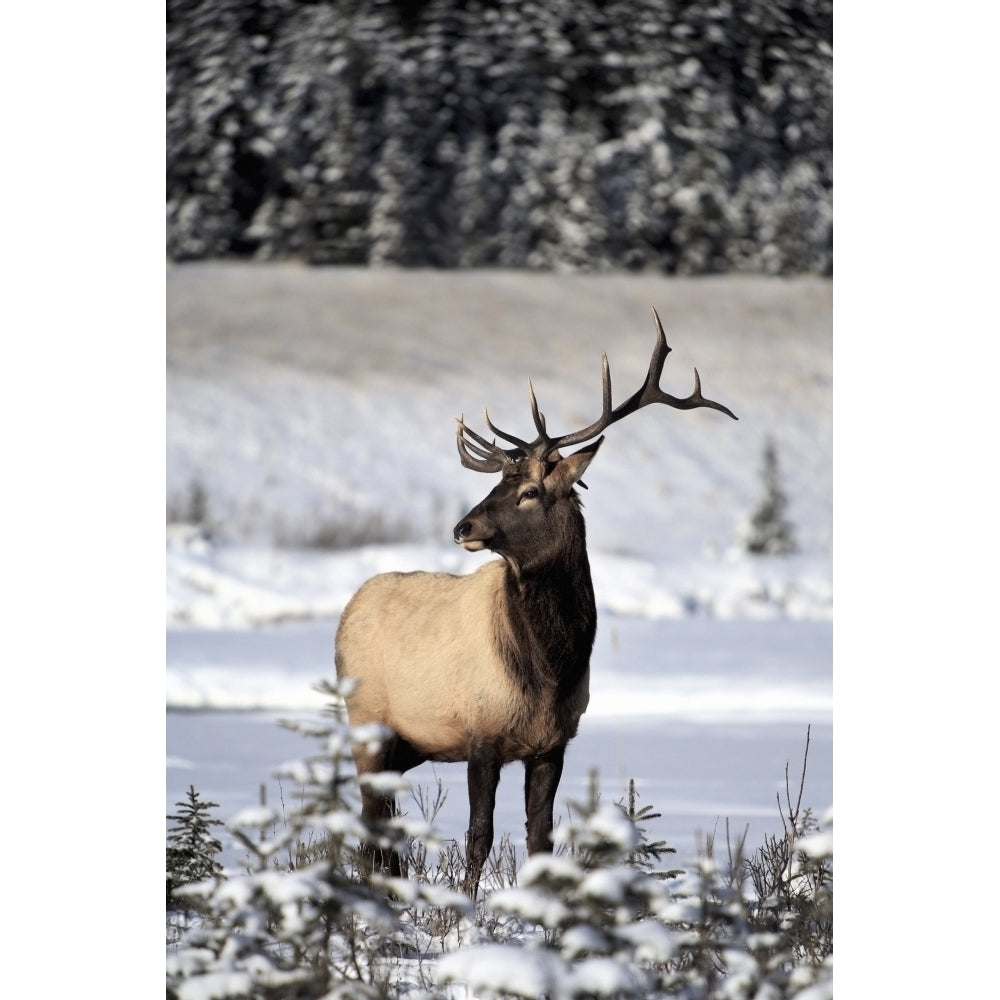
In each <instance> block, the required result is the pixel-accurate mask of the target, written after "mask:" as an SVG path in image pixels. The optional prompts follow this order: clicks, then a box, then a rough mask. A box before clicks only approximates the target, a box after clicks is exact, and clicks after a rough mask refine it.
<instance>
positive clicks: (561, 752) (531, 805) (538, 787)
mask: <svg viewBox="0 0 1000 1000" xmlns="http://www.w3.org/2000/svg"><path fill="white" fill-rule="evenodd" d="M565 754H566V748H565V747H564V746H562V747H556V748H555V749H554V750H550V751H549V752H548V753H543V754H539V755H538V756H536V757H529V758H528V759H527V760H526V761H525V762H524V807H525V813H526V815H527V824H526V829H527V833H528V854H539V853H544V852H548V851H551V850H552V822H553V818H552V813H553V807H554V804H555V800H556V789H557V788H558V787H559V779H560V778H561V777H562V770H563V758H564V757H565Z"/></svg>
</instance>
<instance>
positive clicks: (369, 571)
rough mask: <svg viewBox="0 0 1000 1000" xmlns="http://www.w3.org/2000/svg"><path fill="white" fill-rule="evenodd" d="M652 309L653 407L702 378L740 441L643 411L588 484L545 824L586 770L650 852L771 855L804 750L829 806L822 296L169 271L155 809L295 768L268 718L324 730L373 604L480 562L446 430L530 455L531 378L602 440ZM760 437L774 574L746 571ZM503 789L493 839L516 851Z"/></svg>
mask: <svg viewBox="0 0 1000 1000" xmlns="http://www.w3.org/2000/svg"><path fill="white" fill-rule="evenodd" d="M650 306H655V307H656V309H657V311H658V312H659V315H660V317H661V319H662V321H663V324H664V328H665V330H666V334H667V340H668V342H669V344H670V346H671V347H672V348H673V351H672V353H671V354H670V356H669V358H668V359H667V363H666V366H665V369H664V374H663V378H662V382H661V384H662V385H663V387H664V389H665V390H666V391H667V392H673V393H674V394H675V395H686V394H687V393H688V392H690V390H691V387H692V386H693V380H694V376H693V369H694V367H695V366H697V368H698V371H699V373H700V375H701V381H702V387H703V391H704V393H705V395H706V396H708V397H709V398H714V399H718V400H720V401H721V402H724V403H725V404H727V405H728V406H730V407H731V408H732V409H733V411H734V412H735V413H736V414H737V416H738V417H739V418H740V419H739V421H738V422H734V421H731V420H729V419H728V418H727V417H725V416H724V415H722V414H720V413H717V412H713V411H707V410H696V411H691V412H682V411H676V410H672V409H667V408H665V407H659V406H657V407H650V408H647V409H645V410H643V411H641V412H639V413H637V414H635V415H633V416H631V417H629V418H628V420H626V421H623V422H622V423H621V424H618V425H616V426H614V427H613V428H611V429H610V430H609V431H608V435H607V440H606V442H605V444H604V446H603V447H602V450H601V452H600V454H599V455H598V456H597V458H596V459H595V461H594V463H593V464H592V466H591V467H590V469H588V472H587V475H586V477H585V479H586V482H587V485H588V487H589V489H588V490H587V491H584V493H583V500H584V504H585V510H584V513H585V516H586V518H587V529H588V550H589V553H590V558H591V564H592V570H593V576H594V584H595V591H596V595H597V602H598V616H599V620H598V638H597V643H596V646H595V651H594V657H593V662H592V675H591V701H590V705H589V707H588V710H587V713H586V715H585V716H584V719H583V723H582V725H581V732H580V736H579V737H578V738H577V740H576V741H575V742H574V744H572V746H571V753H570V756H569V758H568V760H567V770H566V772H565V774H564V778H563V782H562V785H561V787H560V802H562V803H566V802H572V801H573V800H574V799H576V800H579V799H580V798H581V797H582V796H583V794H584V789H585V787H586V778H585V775H586V773H587V768H588V767H590V766H591V765H593V766H597V767H598V768H599V771H600V774H601V790H602V794H604V795H605V796H606V797H607V798H608V799H610V800H611V801H613V800H614V799H616V798H619V797H620V796H621V793H622V790H623V785H624V781H626V780H627V778H628V777H630V776H631V777H635V778H636V779H637V782H638V785H639V788H640V790H641V794H642V795H643V796H644V797H643V799H642V802H643V803H646V802H652V804H654V805H655V806H656V807H657V809H658V810H659V811H662V812H664V813H665V814H666V815H665V817H664V819H663V820H660V821H655V822H651V823H650V824H649V833H650V834H651V835H652V836H653V837H654V839H655V838H656V837H660V836H666V838H667V839H668V841H670V842H671V843H677V842H678V840H680V841H681V843H680V845H679V846H681V847H684V846H685V845H686V849H687V850H690V848H691V845H692V844H693V839H692V838H693V837H694V836H695V834H696V831H698V830H700V831H702V832H705V831H711V829H712V826H713V823H718V821H719V818H720V817H731V818H732V819H733V822H734V824H736V826H735V829H737V830H740V829H741V828H742V824H743V823H745V822H752V823H753V824H754V829H755V830H762V829H766V828H767V827H766V823H767V822H768V820H767V817H770V818H771V819H772V820H776V819H777V814H776V807H775V793H776V792H777V791H782V792H783V788H784V781H783V777H784V766H785V764H786V763H789V764H790V767H791V769H792V774H793V777H797V775H798V768H799V765H800V763H801V755H802V750H803V745H804V737H805V731H806V727H807V726H808V725H812V727H813V731H812V732H813V743H812V746H811V750H810V761H809V777H808V780H807V798H809V802H810V803H811V804H813V805H814V806H815V807H816V808H817V809H818V810H822V809H824V808H826V807H827V806H829V805H830V804H831V803H832V760H831V756H830V748H831V745H832V711H833V695H832V664H831V657H832V617H833V598H832V592H833V589H832V558H831V540H832V457H831V456H832V350H831V315H830V314H831V285H830V283H829V282H828V281H824V280H820V279H812V278H802V279H791V280H788V279H770V278H752V277H720V278H700V279H678V278H671V279H667V278H664V277H662V276H658V275H634V276H632V275H630V276H623V275H545V274H537V273H520V272H510V271H500V270H498V271H488V272H477V271H472V272H457V273H456V272H430V271H427V272H421V271H394V270H389V269H385V270H379V269H372V270H362V269H350V268H344V269H315V270H313V269H308V268H304V267H300V266H296V265H291V264H288V265H245V264H198V265H193V264H186V265H170V266H168V268H167V321H168V331H167V442H166V445H167V448H166V473H167V512H168V524H167V532H166V651H167V663H166V679H165V681H166V692H165V693H166V704H167V709H168V720H167V807H168V811H171V810H172V805H173V802H174V801H176V800H177V799H178V798H179V797H180V796H181V795H183V793H184V792H185V791H186V789H187V787H188V785H189V784H191V783H194V784H195V786H196V787H197V788H198V789H199V791H200V792H202V794H203V795H204V796H205V798H206V799H207V800H210V801H215V802H218V803H220V818H223V819H228V818H229V817H230V816H231V815H232V813H233V812H234V811H235V810H236V809H237V808H242V807H248V806H253V805H257V804H258V802H257V798H258V791H257V790H258V786H259V784H260V783H261V782H264V781H266V780H267V779H268V774H269V772H270V769H271V768H273V767H274V765H275V764H277V763H278V762H280V761H282V760H285V759H288V758H289V757H292V756H295V755H296V754H299V755H301V756H304V755H305V754H306V752H307V750H308V749H309V747H308V744H305V743H303V741H302V738H301V737H299V736H295V735H294V734H288V733H283V732H281V731H279V730H277V727H276V726H274V721H275V719H276V718H277V715H278V714H279V713H286V714H287V713H293V714H294V713H297V714H299V715H308V714H310V713H312V714H315V713H317V712H319V711H320V710H321V709H322V708H324V707H325V706H326V705H327V704H328V697H327V696H325V695H324V694H322V693H321V692H320V691H318V690H317V689H316V685H317V684H319V683H320V682H321V681H322V680H324V679H329V678H330V677H332V674H333V638H334V634H335V631H336V623H337V619H338V617H339V615H340V613H341V611H342V610H343V608H344V606H345V604H346V603H347V601H348V600H349V599H350V597H351V595H352V594H353V593H354V591H355V590H356V589H357V587H358V586H359V585H360V584H361V583H362V582H363V581H364V580H366V579H367V578H369V577H370V576H372V575H374V574H375V573H379V572H384V571H388V570H401V571H411V570H437V571H444V572H450V573H468V572H472V571H473V570H474V569H476V568H477V567H478V566H479V565H481V564H482V562H483V561H485V560H486V559H489V558H492V556H491V555H490V554H489V553H483V554H477V555H471V554H469V553H466V552H464V551H462V550H461V549H459V548H458V547H457V546H455V545H454V544H453V543H452V542H451V540H450V539H451V530H452V526H453V525H454V524H455V523H456V522H457V521H458V520H459V519H460V518H461V516H462V514H463V513H464V512H465V511H466V510H468V509H469V508H470V507H471V506H472V505H473V504H474V503H475V502H477V501H478V500H479V499H481V498H482V496H483V495H485V493H486V492H487V491H488V489H489V488H490V487H491V485H492V477H487V476H484V475H481V474H477V473H474V472H470V471H468V470H465V469H463V468H462V467H461V466H460V464H459V462H458V459H457V455H456V451H455V444H454V434H455V418H456V417H458V416H460V415H462V414H463V413H464V414H465V415H466V418H467V420H468V422H469V423H470V424H471V425H472V426H473V427H474V428H476V429H479V430H484V429H485V428H484V426H483V424H482V422H481V419H482V418H481V416H478V415H480V414H482V411H483V409H484V408H485V407H488V408H489V412H490V415H491V417H492V418H493V419H494V420H495V421H497V422H498V423H499V424H500V426H502V427H505V428H508V429H510V430H511V431H512V432H514V433H516V434H521V435H524V434H530V433H531V421H530V414H529V410H528V401H527V392H526V387H527V381H528V379H529V377H530V378H531V380H532V382H533V385H534V388H535V391H536V393H537V395H538V399H539V403H540V406H541V408H542V410H543V411H544V413H545V414H546V416H547V419H548V425H549V427H550V428H552V429H553V430H555V431H556V432H561V431H563V430H567V429H570V428H571V427H576V426H582V425H584V424H585V423H589V422H590V421H591V420H593V419H594V417H595V416H596V414H597V411H598V410H599V407H600V391H599V390H600V357H601V353H602V352H604V351H606V352H607V354H608V357H609V361H610V366H611V373H612V385H613V392H614V399H615V402H616V403H617V402H618V401H620V400H621V399H623V398H625V397H626V395H627V394H629V393H631V392H632V391H633V390H634V389H635V388H636V387H637V386H638V385H639V384H640V383H641V381H642V379H643V377H644V374H645V371H646V367H647V364H648V360H649V352H650V350H651V349H652V346H653V342H654V331H653V324H652V317H651V314H650ZM768 438H771V439H773V440H774V442H775V447H776V450H777V456H778V462H779V471H780V474H781V477H782V483H783V486H784V489H785V492H786V494H787V496H788V498H789V507H788V511H787V515H788V517H789V519H790V520H791V521H792V522H793V524H794V526H795V529H796V537H797V540H798V541H799V544H800V551H799V552H798V553H797V554H795V555H793V556H788V557H752V556H749V555H747V554H746V553H744V552H743V551H742V549H741V546H740V537H741V536H740V532H741V530H742V528H743V526H744V525H745V523H746V521H747V520H748V518H749V515H750V513H751V511H752V509H753V507H754V506H755V504H756V502H757V501H758V500H759V499H760V496H761V490H762V485H761V479H760V471H761V465H762V454H763V448H764V445H765V442H766V441H767V439H768ZM196 520H200V522H201V523H200V524H195V523H192V522H193V521H196ZM193 710H197V712H194V711H193ZM265 713H266V714H265ZM427 767H428V765H424V766H422V768H419V769H417V770H416V771H415V772H412V774H411V775H408V776H407V777H412V778H413V779H414V781H420V782H427V781H428V780H433V779H435V778H439V779H441V780H442V781H443V782H444V785H445V788H446V790H447V791H449V793H450V795H449V800H448V802H447V804H446V808H445V810H444V811H443V813H442V815H441V817H440V819H441V821H442V822H443V823H444V824H445V826H446V828H447V829H446V831H445V832H446V833H448V834H449V835H451V836H456V837H461V836H462V833H463V830H464V810H465V807H464V805H463V799H464V794H465V793H464V769H463V768H462V767H447V766H442V767H440V768H436V769H434V770H433V775H430V774H429V773H428V772H427V770H426V768H427ZM508 783H509V782H508V781H507V780H505V781H503V782H502V783H501V794H500V796H499V797H498V805H497V831H498V835H499V833H501V832H503V831H510V832H512V833H513V834H514V836H515V838H516V837H517V836H518V835H519V833H520V831H522V830H523V822H524V820H523V812H522V810H523V801H519V799H520V795H519V794H518V790H517V788H516V787H514V786H516V782H514V786H512V787H511V789H510V791H509V793H508V792H506V791H505V789H506V786H507V785H508ZM809 791H812V792H814V793H815V794H816V796H817V797H816V798H811V797H809V796H808V792H809ZM278 793H279V794H281V788H280V786H279V792H278ZM719 835H720V836H721V835H722V833H721V831H720V832H719ZM228 860H229V862H230V863H232V862H233V860H234V859H233V857H232V855H230V856H229V859H228ZM536 972H539V970H536ZM539 974H541V973H540V972H539Z"/></svg>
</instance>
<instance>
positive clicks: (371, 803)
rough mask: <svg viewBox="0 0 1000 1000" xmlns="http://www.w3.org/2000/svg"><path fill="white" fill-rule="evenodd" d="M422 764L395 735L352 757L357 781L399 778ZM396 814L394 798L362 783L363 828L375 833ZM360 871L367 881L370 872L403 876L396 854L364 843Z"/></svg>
mask: <svg viewBox="0 0 1000 1000" xmlns="http://www.w3.org/2000/svg"><path fill="white" fill-rule="evenodd" d="M424 760H425V758H424V757H422V756H421V755H420V754H418V753H417V751H416V750H414V749H413V747H412V746H411V745H410V744H409V743H408V742H407V741H406V740H404V739H403V738H402V737H401V736H398V735H396V734H395V733H394V734H393V735H392V736H390V737H389V738H388V739H386V740H385V741H384V742H383V743H382V745H381V746H380V747H379V749H378V750H376V751H375V752H369V751H368V750H367V749H362V748H360V747H356V748H355V754H354V761H355V766H356V767H357V771H358V777H359V778H360V777H361V776H362V775H364V774H376V773H378V772H379V771H398V772H399V773H401V774H402V773H403V772H404V771H408V770H409V769H410V768H411V767H416V766H417V764H420V763H422V762H423V761H424ZM396 812H397V805H396V797H395V795H393V794H391V793H387V792H380V791H378V790H377V789H373V788H369V787H367V785H366V784H365V783H364V782H362V783H361V816H362V818H363V819H364V820H365V825H366V826H372V827H375V828H376V829H377V828H378V827H380V826H383V825H384V824H385V823H386V822H387V821H388V820H389V819H391V818H392V817H393V816H395V815H396ZM361 870H362V874H363V875H364V876H365V877H366V878H367V877H368V876H370V875H371V874H372V872H382V873H386V874H389V875H392V876H397V877H398V876H401V875H403V864H402V861H401V859H400V856H399V852H398V851H396V850H394V849H392V848H389V847H380V846H378V845H377V844H374V843H371V842H368V841H366V842H364V843H362V844H361Z"/></svg>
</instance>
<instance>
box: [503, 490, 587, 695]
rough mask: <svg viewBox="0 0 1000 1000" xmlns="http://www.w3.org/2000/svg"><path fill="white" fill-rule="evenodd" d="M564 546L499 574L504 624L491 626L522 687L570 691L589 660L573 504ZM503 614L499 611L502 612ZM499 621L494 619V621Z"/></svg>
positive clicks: (583, 571) (583, 558) (583, 566)
mask: <svg viewBox="0 0 1000 1000" xmlns="http://www.w3.org/2000/svg"><path fill="white" fill-rule="evenodd" d="M570 516H571V518H572V521H573V522H574V523H572V525H571V527H570V530H569V531H568V533H567V535H568V544H567V543H566V542H564V543H563V544H561V545H560V546H559V547H558V548H555V549H553V550H552V551H550V552H549V553H539V554H538V555H537V557H534V558H532V559H531V560H527V561H525V562H523V563H521V564H519V565H515V564H514V563H513V562H512V561H511V560H508V565H507V567H506V570H505V574H504V594H503V601H502V605H503V611H504V612H506V615H505V617H506V618H507V623H506V628H501V629H498V630H497V634H498V637H502V636H504V635H506V638H507V641H503V639H501V642H500V651H501V655H502V656H503V659H504V661H505V663H506V664H507V667H508V669H509V670H510V671H511V673H512V674H513V675H514V676H515V677H516V678H517V679H518V680H519V681H520V683H521V685H522V687H524V688H525V689H526V690H528V691H532V692H540V691H542V690H544V689H546V688H550V689H551V688H552V687H555V689H556V691H557V694H558V696H559V697H563V696H565V695H567V694H568V693H569V692H571V691H572V690H573V689H574V688H575V687H576V685H577V684H578V683H579V681H580V678H581V677H582V676H583V674H584V672H585V671H586V670H587V667H588V666H589V664H590V653H591V650H592V649H593V645H594V635H595V632H596V628H597V608H596V605H595V603H594V586H593V583H592V581H591V576H590V562H589V560H588V559H587V542H586V532H585V530H584V526H583V515H582V514H581V513H580V511H579V509H578V508H576V506H575V505H574V507H573V509H572V512H571V515H570ZM502 613H503V612H502ZM498 624H499V623H498Z"/></svg>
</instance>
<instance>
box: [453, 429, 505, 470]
mask: <svg viewBox="0 0 1000 1000" xmlns="http://www.w3.org/2000/svg"><path fill="white" fill-rule="evenodd" d="M466 435H468V437H466ZM456 440H457V443H458V456H459V458H460V459H461V462H462V465H464V466H465V468H467V469H472V470H473V471H474V472H499V471H500V470H501V469H502V468H503V467H504V465H505V464H506V463H507V462H509V461H510V460H511V458H510V456H509V455H508V454H507V453H506V452H505V451H504V450H503V448H500V447H498V446H497V445H496V443H491V442H489V441H487V440H486V439H485V438H484V437H480V436H479V435H478V434H477V433H476V432H475V431H474V430H472V428H471V427H467V426H466V424H465V419H464V417H459V418H458V434H457V438H456Z"/></svg>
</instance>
